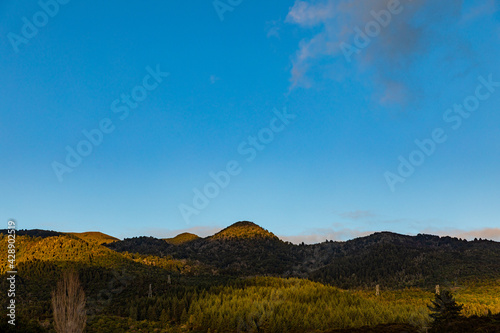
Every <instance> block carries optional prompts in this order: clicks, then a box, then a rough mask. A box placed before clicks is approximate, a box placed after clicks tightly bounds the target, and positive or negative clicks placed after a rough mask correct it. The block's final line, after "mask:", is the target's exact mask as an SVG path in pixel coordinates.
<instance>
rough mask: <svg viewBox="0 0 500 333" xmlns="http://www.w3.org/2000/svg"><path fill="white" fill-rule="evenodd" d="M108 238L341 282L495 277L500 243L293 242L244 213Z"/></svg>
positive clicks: (247, 270) (161, 252) (240, 268)
mask: <svg viewBox="0 0 500 333" xmlns="http://www.w3.org/2000/svg"><path fill="white" fill-rule="evenodd" d="M106 246H108V247H109V248H110V249H113V250H115V251H118V252H125V251H127V252H130V253H140V254H148V255H156V256H160V257H162V256H172V257H173V258H176V259H177V258H178V259H191V260H196V261H199V262H201V263H203V264H205V265H208V266H211V267H213V268H214V271H215V272H217V274H229V275H235V276H248V275H262V274H271V275H279V276H297V277H305V278H310V279H313V280H317V281H321V282H325V283H331V284H334V285H337V286H340V287H343V288H349V287H358V286H374V285H375V284H384V285H385V286H390V287H405V286H431V285H433V284H438V283H448V282H451V281H460V280H471V279H482V278H487V279H489V278H500V243H498V242H494V241H487V240H479V241H477V240H476V241H467V240H463V239H457V238H452V237H439V236H432V235H421V234H419V235H417V236H406V235H400V234H395V233H390V232H380V233H375V234H373V235H370V236H367V237H361V238H356V239H353V240H350V241H346V242H333V241H326V242H324V243H320V244H314V245H293V244H291V243H289V242H284V241H282V240H280V239H279V238H278V237H276V236H275V235H273V234H272V233H270V232H268V231H267V230H265V229H263V228H261V227H259V226H258V225H256V224H254V223H252V222H246V221H245V222H237V223H235V224H233V225H232V226H230V227H228V228H226V229H224V230H222V231H221V232H219V233H217V234H215V235H214V236H211V237H206V238H193V239H191V240H189V241H188V242H180V243H179V244H176V245H172V244H170V243H168V242H166V241H164V240H159V239H156V238H152V237H138V238H130V239H125V240H123V241H117V242H114V243H111V244H108V245H106Z"/></svg>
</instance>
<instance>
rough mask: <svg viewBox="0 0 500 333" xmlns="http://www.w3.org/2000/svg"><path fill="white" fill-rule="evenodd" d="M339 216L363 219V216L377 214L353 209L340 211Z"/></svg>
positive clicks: (374, 215)
mask: <svg viewBox="0 0 500 333" xmlns="http://www.w3.org/2000/svg"><path fill="white" fill-rule="evenodd" d="M339 216H341V217H343V218H346V219H351V220H359V219H364V218H373V217H376V216H377V214H375V213H374V212H372V211H369V210H355V211H352V212H344V213H340V214H339Z"/></svg>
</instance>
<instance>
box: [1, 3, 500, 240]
mask: <svg viewBox="0 0 500 333" xmlns="http://www.w3.org/2000/svg"><path fill="white" fill-rule="evenodd" d="M49 14H50V15H49ZM387 14H389V16H387ZM384 15H385V16H384ZM499 22H500V14H499V6H498V4H497V3H496V2H495V1H493V0H488V1H465V2H463V3H462V2H461V1H456V2H454V3H453V4H447V5H443V4H436V3H434V2H431V1H423V0H422V1H419V2H415V1H414V2H409V1H407V0H401V1H400V2H397V1H392V2H389V3H388V2H387V1H386V0H377V1H369V2H367V1H364V0H353V1H340V0H323V1H273V2H272V3H264V2H255V1H245V0H243V1H241V2H238V1H232V2H229V1H226V0H221V1H216V2H212V1H203V2H202V1H200V2H197V3H196V4H193V3H189V2H182V1H168V2H161V3H159V2H153V1H144V2H127V3H123V2H119V1H108V2H106V3H101V2H97V1H86V2H82V1H75V0H72V1H66V2H65V1H62V0H61V1H60V2H55V0H46V1H44V0H42V1H41V2H35V1H30V2H22V3H21V2H18V1H10V0H6V1H2V3H1V4H0V37H1V38H0V50H1V52H0V99H1V103H0V152H1V156H2V162H1V163H0V189H1V193H2V194H1V197H0V199H1V200H0V220H3V221H4V223H5V224H7V221H8V219H11V218H14V219H16V220H17V222H18V227H19V228H23V229H25V228H27V229H31V228H43V229H54V230H61V231H88V230H99V231H102V232H105V233H108V234H111V235H114V236H117V237H120V238H123V237H132V236H136V235H154V236H157V237H168V236H172V235H174V234H176V233H178V232H181V231H191V232H195V233H198V234H200V235H203V236H206V235H208V234H212V233H213V232H216V231H217V230H220V229H221V228H223V227H226V226H227V225H230V224H232V223H234V222H236V221H240V220H250V221H254V222H255V223H257V224H259V225H261V226H263V227H265V228H267V229H268V230H270V231H272V232H274V233H275V234H277V235H279V236H282V237H284V238H286V239H289V240H292V241H295V242H297V241H306V242H315V241H323V240H324V239H349V238H353V237H357V236H361V235H365V234H368V233H370V232H373V231H381V230H389V231H394V232H399V233H405V234H416V233H419V232H426V233H434V234H443V235H444V234H450V235H453V236H458V237H467V238H471V237H472V238H473V237H475V236H477V237H483V238H492V239H497V240H500V230H499V229H498V227H499V226H500V205H498V200H499V198H500V188H499V186H498V185H499V184H500V172H499V171H498V170H500V154H499V153H500V131H499V130H498V128H499V124H500V113H499V107H498V106H499V102H500V85H498V84H497V83H496V82H500V66H499V62H498V59H499V55H500V43H499V39H500V24H499ZM370 29H371V30H370ZM359 32H361V33H359ZM346 50H347V51H346ZM349 52H350V53H349ZM167 73H168V75H167ZM488 81H489V82H490V83H488ZM485 82H486V83H485ZM478 94H479V95H478ZM477 96H480V97H481V98H479V97H477ZM127 101H128V102H127ZM464 103H465V104H467V108H469V109H471V110H472V111H470V112H468V111H467V110H469V109H466V110H465V111H464V109H463V107H462V111H460V112H461V113H459V111H456V110H457V109H456V108H455V107H454V105H458V106H459V107H460V105H462V104H464ZM287 114H288V118H286V115H287ZM436 130H437V131H438V132H439V131H441V132H440V133H441V136H437V137H439V138H440V139H441V141H440V142H435V141H433V142H434V143H429V140H434V139H433V133H434V132H435V131H436ZM85 131H86V133H94V137H93V140H94V142H91V141H92V139H89V138H87V137H86V136H85V134H84V133H85ZM96 131H98V132H99V133H100V134H99V133H98V132H96ZM105 131H107V132H106V133H105ZM96 133H98V134H96ZM443 137H445V138H446V139H445V140H444V139H443ZM415 140H419V141H420V142H424V143H427V144H428V145H427V146H425V144H424V148H419V146H418V145H417V144H416V143H415ZM438 141H439V140H438ZM68 147H69V148H68ZM425 147H427V151H426V150H425V149H426V148H425ZM431 148H432V149H431ZM68 149H69V150H68ZM78 149H80V151H78ZM68 151H74V152H75V153H76V154H79V157H75V156H73V157H72V158H73V160H71V158H70V159H69V161H70V162H71V161H73V162H74V163H73V166H71V165H69V164H68V161H67V159H68V157H67V155H68V154H70V153H68ZM415 151H416V152H415ZM75 153H74V154H75ZM83 155H85V156H83ZM400 157H401V158H402V159H403V160H404V161H406V162H401V159H400ZM75 159H76V160H75ZM413 162H414V163H413ZM228 163H229V164H231V163H232V164H231V166H232V167H233V169H232V173H229V172H228V170H227V168H228ZM401 163H403V164H407V165H406V166H403V167H401V166H400V164H401ZM408 163H409V164H408ZM412 163H413V164H412ZM405 168H406V169H405ZM408 168H409V169H410V170H409V169H408ZM398 169H399V170H398ZM401 170H402V171H401ZM221 172H223V174H222V176H220V177H222V178H220V179H219V184H217V182H216V181H214V180H213V178H212V177H211V176H210V174H211V173H214V174H219V175H221ZM403 180H404V182H403ZM198 191H199V192H198ZM206 191H208V193H207V192H206ZM196 193H201V196H202V197H204V198H202V199H200V195H199V194H196ZM197 196H198V197H197ZM196 200H198V201H197V202H196ZM193 201H195V202H193Z"/></svg>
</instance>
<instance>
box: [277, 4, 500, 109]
mask: <svg viewBox="0 0 500 333" xmlns="http://www.w3.org/2000/svg"><path fill="white" fill-rule="evenodd" d="M394 2H396V3H400V9H401V10H400V11H399V12H398V13H397V14H393V15H391V17H390V19H389V20H388V21H386V22H389V23H388V24H387V25H386V26H385V27H384V25H383V24H380V23H378V24H379V27H380V30H379V32H378V33H377V34H376V36H373V37H371V38H369V39H370V41H369V42H368V45H365V46H364V47H363V48H362V49H359V52H355V53H353V54H352V63H347V62H346V57H345V53H346V52H345V48H343V46H342V45H344V46H345V45H347V44H348V45H354V39H355V37H356V31H357V30H356V29H359V30H360V31H362V32H365V31H366V30H365V29H366V27H367V23H369V22H375V23H377V22H382V21H383V19H380V20H377V19H376V18H375V17H376V16H377V15H378V14H379V13H381V12H382V11H387V10H388V8H389V7H388V6H389V5H388V3H394ZM462 6H463V1H462V0H457V1H448V2H441V1H431V0H419V1H411V0H401V1H399V2H398V1H388V0H371V1H366V0H307V1H303V0H296V1H295V4H294V5H293V6H292V7H291V8H290V10H289V12H288V16H287V18H286V20H285V22H287V23H290V24H294V25H298V26H300V27H301V28H303V29H304V31H306V32H310V37H308V38H304V39H302V40H301V41H300V43H299V46H298V50H297V52H296V54H295V56H294V57H293V60H292V69H291V84H292V87H297V86H301V87H310V86H311V85H312V82H313V80H312V77H313V76H314V73H315V72H316V73H317V72H324V71H325V70H328V68H330V70H331V68H333V71H335V72H336V73H344V74H342V75H336V76H337V77H338V78H340V79H345V77H344V76H348V78H350V79H357V80H361V77H362V78H363V79H364V78H366V77H368V78H369V81H371V83H372V85H373V86H374V87H376V89H375V92H374V97H375V98H376V99H377V100H378V101H379V102H381V103H386V104H394V103H396V104H401V103H406V102H408V101H410V100H411V99H413V98H415V97H416V96H414V95H415V94H417V93H416V91H418V85H417V87H416V85H415V82H418V80H417V79H418V78H416V77H414V76H415V75H418V71H412V69H415V68H418V66H417V65H419V64H420V63H421V61H422V59H425V58H427V57H428V54H429V53H430V52H431V51H435V50H436V49H439V50H441V51H442V52H443V54H442V55H441V59H440V60H437V61H443V62H444V61H445V60H444V58H445V57H448V59H447V61H449V58H450V57H451V58H456V59H459V58H463V57H464V55H465V56H467V57H469V56H470V54H469V53H470V52H468V51H467V48H468V46H467V41H466V40H465V39H462V38H461V37H460V34H459V33H458V32H457V30H458V29H457V26H458V25H459V22H460V18H461V17H462V15H468V16H470V17H478V16H481V15H486V14H489V13H490V14H491V11H492V6H495V4H494V3H493V0H488V1H487V3H486V4H484V5H479V6H478V8H477V10H476V11H474V12H473V13H469V14H462ZM378 17H379V18H380V16H378ZM469 19H470V18H469ZM381 20H382V21H381ZM443 40H446V41H447V42H446V44H445V47H443ZM463 51H465V52H463ZM471 63H473V62H471ZM332 64H334V65H333V66H332ZM345 68H349V70H348V71H346V70H345ZM415 73H417V74H415ZM331 76H334V75H331ZM410 82H412V83H413V85H412V87H410V86H409V83H410Z"/></svg>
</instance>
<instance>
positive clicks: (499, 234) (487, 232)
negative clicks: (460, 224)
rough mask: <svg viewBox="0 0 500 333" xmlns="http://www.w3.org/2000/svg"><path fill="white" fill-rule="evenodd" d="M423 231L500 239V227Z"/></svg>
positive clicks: (472, 237)
mask: <svg viewBox="0 0 500 333" xmlns="http://www.w3.org/2000/svg"><path fill="white" fill-rule="evenodd" d="M422 233H427V234H433V235H438V236H450V237H457V238H464V239H468V240H473V239H474V238H482V239H488V240H495V241H500V228H483V229H475V230H460V229H426V230H424V231H422Z"/></svg>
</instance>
